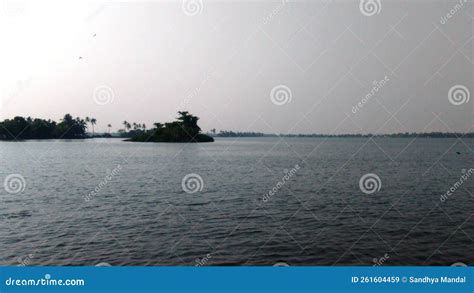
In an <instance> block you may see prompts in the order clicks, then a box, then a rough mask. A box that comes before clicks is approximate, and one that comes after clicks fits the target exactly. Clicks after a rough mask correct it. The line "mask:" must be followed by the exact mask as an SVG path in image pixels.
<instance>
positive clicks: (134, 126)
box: [132, 122, 137, 130]
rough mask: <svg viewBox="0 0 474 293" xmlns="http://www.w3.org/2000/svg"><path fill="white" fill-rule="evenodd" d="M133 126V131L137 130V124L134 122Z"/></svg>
mask: <svg viewBox="0 0 474 293" xmlns="http://www.w3.org/2000/svg"><path fill="white" fill-rule="evenodd" d="M132 125H133V130H137V123H135V122H133V123H132Z"/></svg>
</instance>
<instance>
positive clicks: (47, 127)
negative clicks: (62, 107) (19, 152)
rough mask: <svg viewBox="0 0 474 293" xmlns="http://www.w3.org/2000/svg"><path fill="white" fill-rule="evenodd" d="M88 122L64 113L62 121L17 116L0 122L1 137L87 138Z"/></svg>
mask: <svg viewBox="0 0 474 293" xmlns="http://www.w3.org/2000/svg"><path fill="white" fill-rule="evenodd" d="M86 137H87V135H86V122H85V120H83V119H81V118H79V117H77V118H75V119H74V118H73V117H72V116H71V115H70V114H66V115H64V118H63V119H62V120H61V122H59V123H56V122H55V121H51V120H44V119H38V118H36V119H32V118H31V117H28V118H23V117H20V116H17V117H15V118H13V119H6V120H4V121H2V122H0V139H2V140H24V139H54V138H56V139H57V138H67V139H76V138H86Z"/></svg>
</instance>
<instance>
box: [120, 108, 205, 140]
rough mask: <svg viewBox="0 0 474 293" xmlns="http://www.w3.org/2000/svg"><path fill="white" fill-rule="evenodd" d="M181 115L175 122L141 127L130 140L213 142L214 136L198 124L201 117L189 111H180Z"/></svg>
mask: <svg viewBox="0 0 474 293" xmlns="http://www.w3.org/2000/svg"><path fill="white" fill-rule="evenodd" d="M178 114H179V117H178V118H177V120H176V121H174V122H167V123H164V124H162V123H155V124H154V126H155V127H154V128H152V129H149V130H146V129H140V130H139V132H138V134H137V135H134V136H132V137H131V138H130V139H128V141H139V142H213V141H214V138H212V137H211V136H209V135H206V134H203V133H201V128H200V127H199V126H198V125H197V122H198V120H199V117H197V116H194V115H192V114H190V113H189V112H187V111H183V112H178Z"/></svg>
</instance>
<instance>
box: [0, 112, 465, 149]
mask: <svg viewBox="0 0 474 293" xmlns="http://www.w3.org/2000/svg"><path fill="white" fill-rule="evenodd" d="M178 114H179V116H178V118H177V119H176V121H174V122H167V123H154V124H153V125H154V127H153V128H151V129H147V127H146V125H145V123H135V122H132V123H129V122H128V121H123V123H122V124H123V127H124V128H123V129H120V130H119V131H118V133H111V127H112V125H111V124H107V129H108V132H106V133H100V134H97V133H95V125H96V124H97V119H96V118H90V117H86V118H84V119H82V118H80V117H76V118H74V117H73V116H72V115H70V114H66V115H64V117H63V118H62V119H60V121H59V122H56V121H53V120H51V119H48V120H46V119H40V118H31V117H26V118H24V117H21V116H17V117H14V118H13V119H5V120H4V121H1V122H0V140H27V139H86V138H94V137H105V138H108V137H121V138H125V139H126V140H127V141H136V142H212V141H214V138H213V137H231V138H239V137H302V138H305V137H322V138H331V137H334V138H337V137H341V138H357V137H361V138H368V137H374V138H375V137H388V138H403V137H408V138H410V137H411V138H415V137H417V138H474V133H472V132H470V133H455V132H428V133H416V132H412V133H408V132H405V133H394V134H370V133H369V134H266V133H261V132H238V131H237V132H234V131H227V130H221V131H219V132H217V131H216V129H211V130H210V132H209V133H207V134H203V133H202V131H201V128H200V127H199V126H198V120H199V118H198V117H197V116H194V115H192V114H190V113H189V112H187V111H183V112H178ZM89 129H90V130H92V133H90V132H88V130H89Z"/></svg>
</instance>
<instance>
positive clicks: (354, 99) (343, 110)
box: [0, 0, 474, 133]
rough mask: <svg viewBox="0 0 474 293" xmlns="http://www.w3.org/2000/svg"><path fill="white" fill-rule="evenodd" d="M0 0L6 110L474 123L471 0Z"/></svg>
mask: <svg viewBox="0 0 474 293" xmlns="http://www.w3.org/2000/svg"><path fill="white" fill-rule="evenodd" d="M0 1H1V3H2V5H1V6H0V15H1V17H0V40H1V41H0V42H1V43H0V44H1V45H0V91H1V92H0V95H1V99H2V100H1V102H2V103H1V111H0V114H1V118H2V119H4V118H11V117H13V116H15V115H22V116H33V117H41V118H52V119H55V120H56V119H59V118H60V117H61V116H62V115H63V114H64V113H71V114H73V115H74V116H81V117H84V116H93V117H95V118H97V119H98V129H99V130H105V129H106V125H107V124H108V123H111V124H112V125H113V126H114V127H113V129H115V130H116V129H118V128H119V127H120V126H121V122H122V121H123V120H127V121H129V122H132V121H135V122H140V123H143V122H144V123H146V124H147V125H149V126H151V125H152V123H153V122H156V121H169V120H172V119H173V118H174V117H176V111H178V110H184V109H186V110H188V111H190V112H192V113H193V114H195V115H197V116H199V117H201V121H200V125H201V127H202V128H203V129H204V130H209V129H211V128H216V129H218V130H220V129H227V130H240V131H246V130H248V131H262V132H268V133H273V132H278V133H368V132H377V133H393V132H405V131H459V132H466V131H473V129H470V128H471V127H472V124H473V120H472V118H473V116H474V115H473V113H474V106H473V105H474V100H473V99H474V98H473V97H472V95H474V86H473V80H474V77H473V63H472V62H473V44H474V41H473V18H472V15H473V3H472V1H471V2H468V3H464V2H461V3H462V5H459V3H460V2H459V1H408V2H404V1H384V0H380V1H377V0H372V2H373V3H375V7H376V8H375V11H371V10H370V6H364V5H360V4H361V3H360V2H359V1H319V2H318V1H306V2H290V3H283V2H279V1H274V2H269V1H265V2H264V1H251V2H238V1H234V2H228V1H226V2H224V1H191V2H190V1H185V2H184V3H183V2H181V1H175V2H159V1H143V2H130V1H122V2H117V1H115V2H114V1H108V2H100V1H90V2H86V1H64V0H63V1H56V2H53V1H29V2H28V1H20V0H18V1H5V0H0ZM461 1H462V0H461ZM362 2H364V1H362ZM369 2H370V1H369ZM369 4H371V3H369ZM456 4H458V5H457V6H456ZM366 14H367V15H366ZM371 14H373V15H371ZM448 14H449V15H450V16H449V18H444V21H443V17H446V16H447V15H448ZM94 35H96V36H94ZM80 57H82V59H80ZM382 80H384V81H383V82H382ZM374 81H376V82H377V83H375V84H374ZM454 86H457V87H455V88H454V89H453V90H452V91H451V94H452V95H454V98H453V99H452V100H451V102H450V99H449V93H450V89H451V88H452V87H454ZM460 86H462V87H460ZM466 89H467V91H466ZM371 93H372V94H373V95H371V96H370V97H369V98H368V99H365V102H362V105H363V107H358V108H354V106H356V105H357V104H358V103H359V102H361V101H362V100H363V98H364V97H365V96H366V95H368V94H371ZM466 94H467V95H466ZM272 98H273V100H272ZM467 98H470V99H469V101H468V99H467ZM453 102H454V103H453ZM456 104H457V105H456Z"/></svg>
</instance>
